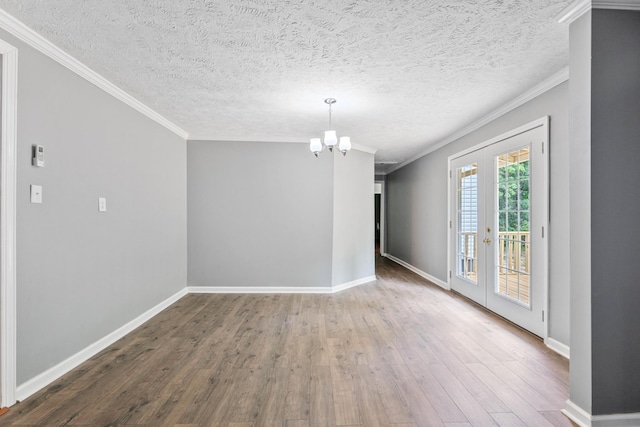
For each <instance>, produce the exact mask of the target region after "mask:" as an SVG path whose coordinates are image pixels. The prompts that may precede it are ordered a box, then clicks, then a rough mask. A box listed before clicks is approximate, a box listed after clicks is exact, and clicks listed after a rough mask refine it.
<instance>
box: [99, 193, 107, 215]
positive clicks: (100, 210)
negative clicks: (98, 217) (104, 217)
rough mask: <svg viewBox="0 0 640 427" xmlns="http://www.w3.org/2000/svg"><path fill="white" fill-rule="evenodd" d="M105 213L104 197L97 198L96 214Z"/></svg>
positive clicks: (105, 203)
mask: <svg viewBox="0 0 640 427" xmlns="http://www.w3.org/2000/svg"><path fill="white" fill-rule="evenodd" d="M106 211H107V199H106V198H105V197H98V212H106Z"/></svg>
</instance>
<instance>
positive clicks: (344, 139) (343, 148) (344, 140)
mask: <svg viewBox="0 0 640 427" xmlns="http://www.w3.org/2000/svg"><path fill="white" fill-rule="evenodd" d="M338 150H340V152H341V153H342V155H343V156H346V155H347V151H349V150H351V138H349V137H348V136H341V137H340V144H338Z"/></svg>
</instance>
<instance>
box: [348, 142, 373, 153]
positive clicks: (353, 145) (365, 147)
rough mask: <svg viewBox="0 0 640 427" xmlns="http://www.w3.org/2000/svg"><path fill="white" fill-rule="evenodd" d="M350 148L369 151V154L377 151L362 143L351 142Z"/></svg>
mask: <svg viewBox="0 0 640 427" xmlns="http://www.w3.org/2000/svg"><path fill="white" fill-rule="evenodd" d="M351 149H352V150H358V151H363V152H365V153H369V154H376V153H377V152H378V149H377V148H373V147H367V146H366V145H362V144H352V145H351Z"/></svg>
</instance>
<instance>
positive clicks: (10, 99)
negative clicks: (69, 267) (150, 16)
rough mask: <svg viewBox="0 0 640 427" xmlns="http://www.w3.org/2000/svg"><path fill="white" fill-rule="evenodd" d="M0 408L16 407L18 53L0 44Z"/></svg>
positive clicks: (14, 49)
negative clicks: (0, 400) (0, 59)
mask: <svg viewBox="0 0 640 427" xmlns="http://www.w3.org/2000/svg"><path fill="white" fill-rule="evenodd" d="M0 55H1V57H2V81H1V86H0V91H1V92H2V106H1V107H0V128H1V137H0V139H1V141H2V149H1V155H0V158H1V160H0V161H1V163H2V164H1V166H0V173H1V175H0V187H1V188H2V191H1V192H0V248H1V249H0V381H1V383H0V396H2V402H0V407H9V406H11V405H13V404H14V403H16V361H17V356H16V346H17V338H16V335H17V330H16V298H17V296H16V176H17V167H16V166H17V162H16V157H17V145H18V142H17V140H18V134H17V132H18V119H17V111H18V109H17V104H18V50H17V49H16V48H15V47H14V46H11V45H10V44H8V43H5V42H4V41H2V40H0Z"/></svg>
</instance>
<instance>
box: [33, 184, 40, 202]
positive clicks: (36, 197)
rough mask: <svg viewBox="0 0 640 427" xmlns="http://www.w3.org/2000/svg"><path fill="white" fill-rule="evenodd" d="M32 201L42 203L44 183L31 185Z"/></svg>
mask: <svg viewBox="0 0 640 427" xmlns="http://www.w3.org/2000/svg"><path fill="white" fill-rule="evenodd" d="M31 203H42V185H31Z"/></svg>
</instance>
